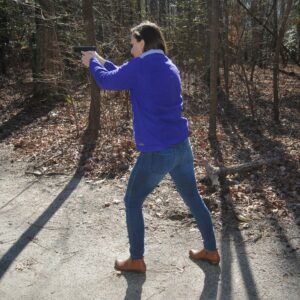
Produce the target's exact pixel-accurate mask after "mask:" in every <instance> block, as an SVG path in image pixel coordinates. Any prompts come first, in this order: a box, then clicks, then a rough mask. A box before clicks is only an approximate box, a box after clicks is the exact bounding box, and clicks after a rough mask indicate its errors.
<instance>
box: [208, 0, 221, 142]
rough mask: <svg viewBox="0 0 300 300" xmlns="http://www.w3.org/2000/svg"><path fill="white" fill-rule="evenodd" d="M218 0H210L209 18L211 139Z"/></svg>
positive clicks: (213, 132)
mask: <svg viewBox="0 0 300 300" xmlns="http://www.w3.org/2000/svg"><path fill="white" fill-rule="evenodd" d="M218 3H219V2H218V0H212V1H211V16H210V17H211V20H210V112H209V132H208V135H209V137H210V138H211V139H213V140H215V139H216V129H217V120H216V118H217V81H218V29H219V18H218V11H219V9H218Z"/></svg>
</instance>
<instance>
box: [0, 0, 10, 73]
mask: <svg viewBox="0 0 300 300" xmlns="http://www.w3.org/2000/svg"><path fill="white" fill-rule="evenodd" d="M2 5H3V7H2V9H0V19H1V31H0V61H1V66H0V73H1V74H3V75H6V73H7V66H6V64H7V61H6V53H7V45H8V43H9V34H8V16H7V10H8V7H7V3H6V1H4V2H3V4H2Z"/></svg>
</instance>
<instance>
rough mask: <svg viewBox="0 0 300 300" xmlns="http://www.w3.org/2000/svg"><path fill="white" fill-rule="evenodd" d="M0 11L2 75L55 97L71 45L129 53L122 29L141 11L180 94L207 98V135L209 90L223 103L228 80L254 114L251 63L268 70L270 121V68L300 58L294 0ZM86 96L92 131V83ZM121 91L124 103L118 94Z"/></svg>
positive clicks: (91, 133)
mask: <svg viewBox="0 0 300 300" xmlns="http://www.w3.org/2000/svg"><path fill="white" fill-rule="evenodd" d="M0 17H1V29H0V30H1V31H0V56H1V67H0V72H1V75H2V78H13V77H16V78H17V79H18V80H21V81H22V80H28V76H29V75H28V72H29V73H30V77H31V78H32V80H33V83H34V84H33V94H34V99H35V101H39V99H44V98H47V101H53V100H52V99H55V98H60V99H65V97H66V96H67V95H68V94H70V93H71V91H70V89H71V86H72V82H74V81H78V80H80V81H81V82H84V81H85V80H86V76H85V73H84V72H83V70H81V69H80V68H79V66H78V64H79V62H78V57H76V54H74V53H72V46H73V45H79V44H93V43H96V44H97V49H98V50H97V51H98V52H99V53H103V55H104V56H107V57H109V58H110V59H112V60H113V61H115V62H117V63H121V62H123V61H124V60H126V59H129V58H130V53H129V29H130V28H131V27H132V26H133V25H135V24H137V23H139V22H140V21H141V20H146V19H148V20H150V21H154V22H157V23H158V24H159V25H160V26H161V27H162V28H163V29H164V32H165V35H166V39H167V41H168V46H169V49H170V51H169V52H170V57H171V58H172V59H173V60H174V61H175V62H176V64H177V65H178V66H179V68H180V70H181V74H182V78H183V93H184V95H186V101H191V102H193V105H194V106H195V107H196V106H197V102H204V101H207V102H210V119H209V122H210V131H209V135H210V136H211V137H215V136H216V118H217V109H218V98H219V97H220V95H223V96H222V97H223V98H224V99H225V100H226V101H227V102H228V103H230V101H231V95H230V94H231V93H232V92H233V91H234V89H237V88H238V89H240V90H241V94H243V96H244V103H245V107H246V108H247V111H248V113H249V115H250V116H251V118H252V119H253V120H255V119H257V118H259V116H258V115H257V112H256V103H257V101H259V97H258V96H257V89H258V87H257V85H258V84H259V80H260V79H259V77H256V73H257V72H261V70H268V69H269V70H272V72H273V87H272V89H273V93H272V98H273V99H272V101H273V119H274V121H275V122H276V123H279V122H280V93H281V91H280V88H279V83H280V80H281V78H280V73H281V72H285V73H287V74H289V75H290V76H297V74H296V72H295V71H294V70H293V68H294V67H299V63H300V1H299V0H298V1H297V0H294V1H293V0H264V1H258V0H252V1H250V0H237V1H232V0H220V1H215V0H213V1H203V0H202V1H201V0H191V1H184V0H166V1H162V0H152V1H150V0H142V1H124V0H122V1H116V0H113V1H106V0H104V1H95V0H94V1H92V0H82V1H77V0H76V1H65V0H59V1H50V0H35V1H33V0H27V1H26V0H24V1H21V0H20V1H12V0H1V1H0ZM124 36H128V39H124ZM233 78H238V80H239V82H240V85H239V87H236V86H232V82H233ZM1 85H2V84H1ZM204 90H207V93H206V94H205V93H204V92H203V91H204ZM208 91H209V93H208ZM208 95H209V96H208ZM91 98H92V101H91V107H90V115H89V125H88V130H87V132H88V139H89V140H94V139H96V138H97V133H98V131H99V129H100V127H101V124H100V123H99V122H100V102H101V101H100V96H99V93H98V90H97V89H96V87H95V85H93V83H92V97H91ZM122 99H124V101H123V102H124V103H123V105H124V107H125V108H126V109H128V105H127V102H126V101H128V97H126V96H124V97H123V98H122Z"/></svg>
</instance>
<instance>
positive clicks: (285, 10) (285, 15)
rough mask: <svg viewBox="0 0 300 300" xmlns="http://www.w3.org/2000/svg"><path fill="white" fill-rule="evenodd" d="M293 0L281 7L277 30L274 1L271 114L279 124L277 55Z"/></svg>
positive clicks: (288, 0) (275, 0)
mask: <svg viewBox="0 0 300 300" xmlns="http://www.w3.org/2000/svg"><path fill="white" fill-rule="evenodd" d="M292 4H293V0H287V1H286V3H285V7H282V8H281V9H282V15H283V16H282V21H281V24H280V27H279V30H278V15H277V14H278V0H274V25H275V26H274V35H275V54H274V61H273V101H274V102H273V112H274V121H275V122H276V123H279V122H280V117H279V96H278V74H279V55H280V49H281V43H282V40H283V37H284V33H285V30H286V23H287V20H288V17H289V14H290V11H291V8H292Z"/></svg>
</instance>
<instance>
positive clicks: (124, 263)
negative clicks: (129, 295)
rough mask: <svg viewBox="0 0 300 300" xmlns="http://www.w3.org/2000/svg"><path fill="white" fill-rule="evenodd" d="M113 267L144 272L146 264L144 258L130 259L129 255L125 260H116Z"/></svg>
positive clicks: (126, 270) (120, 269)
mask: <svg viewBox="0 0 300 300" xmlns="http://www.w3.org/2000/svg"><path fill="white" fill-rule="evenodd" d="M115 269H116V270H119V271H125V272H138V273H145V272H146V264H145V262H144V258H141V259H132V258H131V257H129V258H128V259H126V260H116V261H115Z"/></svg>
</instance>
